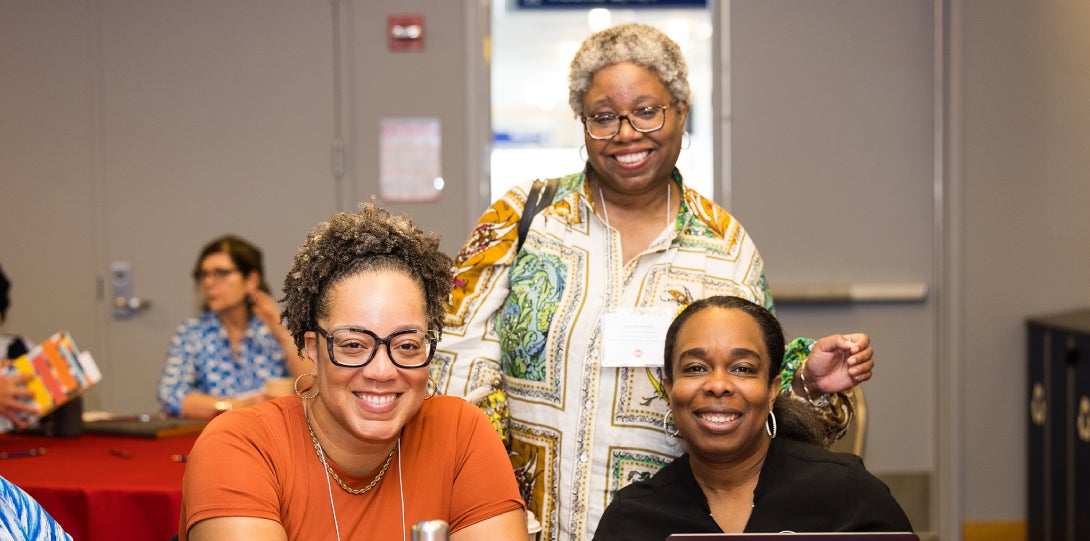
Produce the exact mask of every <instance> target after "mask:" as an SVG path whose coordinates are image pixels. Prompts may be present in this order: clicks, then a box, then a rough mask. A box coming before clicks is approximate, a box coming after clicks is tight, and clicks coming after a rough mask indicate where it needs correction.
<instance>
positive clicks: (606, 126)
mask: <svg viewBox="0 0 1090 541" xmlns="http://www.w3.org/2000/svg"><path fill="white" fill-rule="evenodd" d="M669 108H670V106H669V105H649V106H647V107H640V108H639V109H636V110H635V111H632V112H631V113H628V114H627V115H618V114H617V113H599V114H596V115H594V116H585V117H583V125H584V126H586V128H587V135H589V136H590V138H591V139H598V140H602V139H612V138H613V137H614V136H616V135H617V134H618V133H620V132H621V121H622V120H627V121H628V124H629V125H630V126H632V129H634V130H636V131H638V132H640V133H651V132H653V131H659V130H661V129H662V127H663V126H665V125H666V110H667V109H669Z"/></svg>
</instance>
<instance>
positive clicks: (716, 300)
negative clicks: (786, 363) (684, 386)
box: [662, 295, 786, 382]
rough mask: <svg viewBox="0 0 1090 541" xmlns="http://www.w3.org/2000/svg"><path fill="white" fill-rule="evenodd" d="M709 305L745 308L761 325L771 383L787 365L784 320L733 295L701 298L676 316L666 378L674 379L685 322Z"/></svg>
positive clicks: (667, 350) (670, 334)
mask: <svg viewBox="0 0 1090 541" xmlns="http://www.w3.org/2000/svg"><path fill="white" fill-rule="evenodd" d="M708 308H723V309H726V310H741V311H743V312H745V313H746V314H748V315H749V317H751V318H753V320H754V321H756V322H757V325H758V326H759V327H760V328H761V335H762V337H763V338H764V342H765V348H766V349H768V361H769V365H768V380H769V381H770V382H771V381H772V379H773V378H775V377H776V375H778V374H779V373H780V370H781V369H782V368H783V354H784V350H785V348H786V346H785V344H784V338H783V327H782V326H780V322H779V320H777V319H776V316H774V315H772V312H769V311H768V309H766V308H765V307H763V306H761V305H759V304H756V303H753V302H750V301H747V300H746V299H743V298H741V297H732V296H729V295H718V296H714V297H707V298H704V299H700V300H698V301H696V302H693V303H692V304H690V305H689V306H687V307H685V309H684V310H682V311H681V313H680V314H678V316H677V317H676V318H674V322H673V323H671V324H670V329H669V330H667V331H666V347H665V348H664V351H663V355H662V360H663V374H662V377H663V378H664V379H667V380H671V381H673V379H674V377H673V376H674V373H673V367H674V347H675V346H676V345H677V335H678V333H679V332H681V327H682V326H683V325H685V322H686V321H688V320H689V318H691V317H693V316H694V315H696V314H698V313H700V312H702V311H704V310H706V309H708Z"/></svg>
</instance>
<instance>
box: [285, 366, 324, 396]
mask: <svg viewBox="0 0 1090 541" xmlns="http://www.w3.org/2000/svg"><path fill="white" fill-rule="evenodd" d="M307 376H311V377H315V376H314V374H313V373H311V372H307V373H306V374H300V375H299V377H297V378H295V383H294V384H292V386H291V388H292V390H294V391H295V394H296V395H298V396H299V398H302V399H303V400H310V399H312V398H317V396H318V393H320V392H322V390H321V389H319V388H318V381H317V378H316V377H315V381H314V385H312V387H314V394H312V395H310V396H307V395H305V394H303V391H300V390H299V380H301V379H303V378H305V377H307ZM307 388H308V389H309V388H310V387H307Z"/></svg>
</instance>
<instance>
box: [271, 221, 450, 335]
mask: <svg viewBox="0 0 1090 541" xmlns="http://www.w3.org/2000/svg"><path fill="white" fill-rule="evenodd" d="M450 269H451V260H450V257H448V256H447V255H446V254H444V253H443V252H442V251H440V250H439V235H437V234H435V233H430V234H429V233H424V232H423V231H421V230H420V229H419V228H418V227H417V226H416V224H414V223H413V222H412V220H410V219H409V218H408V217H406V216H392V215H390V213H389V211H387V210H385V209H382V208H379V207H377V206H375V203H374V201H372V202H371V203H369V204H361V205H360V208H359V210H358V211H356V212H353V213H346V212H342V213H338V214H334V215H333V216H332V217H331V218H330V219H329V220H328V221H326V222H322V223H320V224H318V226H317V227H315V228H314V229H313V230H311V232H310V234H308V235H307V240H306V241H305V242H304V243H303V246H302V247H300V248H299V251H298V252H297V253H296V254H295V261H294V262H293V263H292V267H291V270H290V271H289V272H288V275H287V277H286V278H284V299H283V301H284V312H283V314H282V315H281V318H282V319H283V320H284V324H285V326H286V327H287V328H288V331H289V332H290V333H291V335H292V338H294V339H295V345H296V346H297V347H298V348H299V349H300V350H302V349H303V344H304V340H303V337H304V335H305V333H306V332H307V331H312V330H314V327H315V326H316V325H317V323H318V319H320V318H325V317H328V316H329V292H330V291H332V290H333V289H334V287H335V286H336V285H337V284H339V283H340V282H341V280H344V279H345V278H349V277H351V276H356V275H358V274H360V273H362V272H371V271H380V270H393V271H399V272H404V273H405V274H407V275H408V276H410V277H411V278H412V279H413V281H415V282H416V283H417V284H418V285H419V286H420V288H421V289H422V290H423V291H424V302H425V305H426V313H427V318H428V327H429V328H431V329H436V330H438V331H440V332H442V329H443V316H444V314H445V313H446V303H447V299H448V297H449V296H450V289H451V286H452V285H453V279H452V276H451V271H450Z"/></svg>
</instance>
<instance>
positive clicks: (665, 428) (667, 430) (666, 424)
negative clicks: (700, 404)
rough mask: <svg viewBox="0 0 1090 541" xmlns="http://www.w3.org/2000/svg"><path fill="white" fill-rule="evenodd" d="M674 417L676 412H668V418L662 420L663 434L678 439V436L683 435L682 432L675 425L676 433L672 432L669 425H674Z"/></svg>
mask: <svg viewBox="0 0 1090 541" xmlns="http://www.w3.org/2000/svg"><path fill="white" fill-rule="evenodd" d="M673 416H674V410H670V411H667V412H666V416H665V417H663V418H662V432H663V433H664V434H666V435H667V436H670V437H671V438H676V437H677V435H678V434H680V433H681V430H679V429H678V427H677V425H674V431H673V432H670V426H669V425H671V424H673V423H671V422H670V418H671V417H673Z"/></svg>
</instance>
